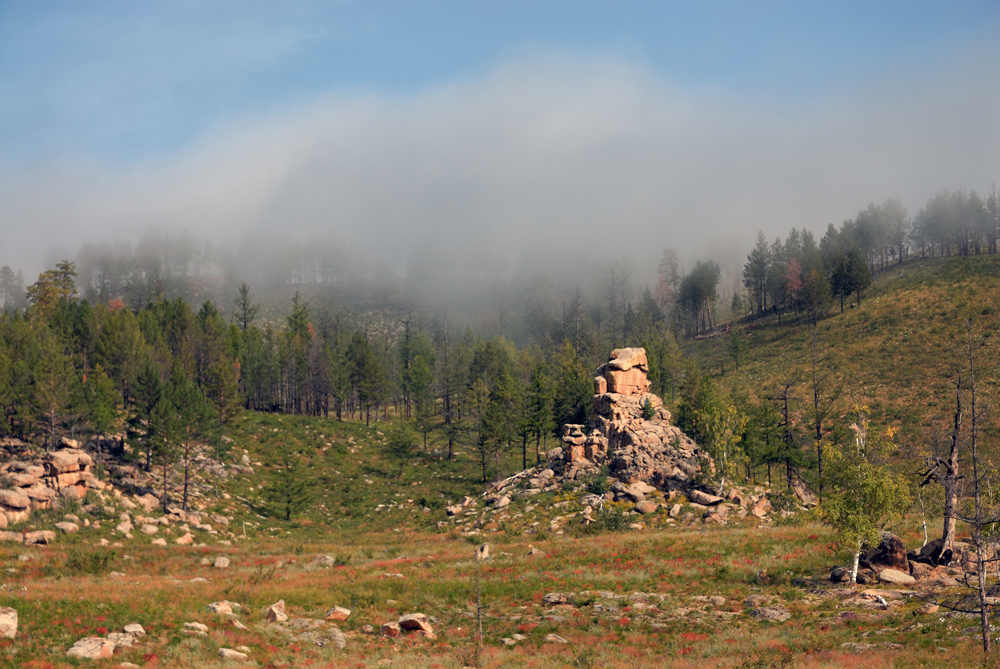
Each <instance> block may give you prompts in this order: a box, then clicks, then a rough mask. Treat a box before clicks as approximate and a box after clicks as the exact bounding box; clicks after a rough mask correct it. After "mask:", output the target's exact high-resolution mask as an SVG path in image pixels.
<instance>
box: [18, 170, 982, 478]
mask: <svg viewBox="0 0 1000 669" xmlns="http://www.w3.org/2000/svg"><path fill="white" fill-rule="evenodd" d="M998 230H1000V210H998V198H997V193H996V189H995V188H994V189H992V190H991V192H990V193H989V196H988V197H987V198H986V199H985V201H984V200H983V199H982V198H981V197H980V196H979V195H978V194H976V193H975V192H974V191H973V192H970V193H967V194H966V193H965V192H963V191H956V192H948V191H942V192H941V193H939V194H938V195H936V196H934V197H933V198H931V199H930V200H929V201H928V202H927V204H926V205H925V206H924V207H923V208H922V209H921V210H920V211H919V212H918V213H917V214H916V215H915V216H914V217H912V219H910V218H908V217H907V212H906V210H905V209H904V208H903V207H902V205H901V204H900V203H899V201H898V200H895V199H890V200H886V201H885V202H884V203H883V204H880V205H876V204H871V205H869V206H868V207H867V208H866V209H863V210H861V211H859V212H858V214H857V216H856V217H855V218H854V219H851V220H846V221H844V222H843V224H842V225H841V226H840V228H839V229H838V228H836V227H835V226H833V225H832V224H831V225H830V226H829V227H828V228H827V230H826V233H825V234H824V235H823V237H822V238H820V239H819V241H818V242H817V241H816V237H815V236H814V235H813V233H811V232H809V231H808V230H805V229H803V230H798V229H792V230H791V231H790V232H789V233H788V235H787V237H786V238H785V239H784V240H781V239H780V238H779V239H776V240H775V241H774V242H770V243H769V242H768V241H767V240H766V238H765V237H764V235H763V233H760V234H759V235H758V238H757V242H756V244H755V245H754V247H753V248H752V249H751V250H750V251H749V252H748V254H747V257H746V264H745V266H744V267H743V270H742V285H743V288H744V290H742V291H737V292H734V293H733V296H732V300H731V302H730V304H728V305H725V304H723V305H720V304H719V302H720V300H719V297H718V295H717V291H718V284H719V279H720V275H721V273H722V272H721V270H720V267H719V265H718V264H716V263H714V262H711V261H706V262H702V261H697V262H696V263H695V264H694V265H693V266H691V267H690V268H689V270H688V271H687V272H686V273H685V272H682V270H681V267H682V263H681V259H680V256H679V254H678V252H677V251H675V250H673V249H668V250H665V251H664V252H663V256H662V260H661V262H660V263H659V266H658V276H657V281H656V284H655V287H654V288H653V289H650V288H646V289H645V290H643V291H642V292H641V293H639V294H637V295H636V294H635V291H633V290H631V288H630V286H629V283H628V281H629V274H628V271H627V270H626V269H622V268H621V267H620V266H619V265H615V267H613V268H612V269H611V270H610V272H609V274H608V277H607V281H606V284H605V287H604V291H603V295H600V296H593V295H591V296H588V295H585V294H584V293H583V292H582V291H581V290H580V289H579V288H577V289H575V290H574V291H573V292H572V293H569V294H568V295H567V296H564V297H563V299H562V304H561V309H560V308H559V306H558V300H556V299H554V298H553V297H552V295H553V293H554V292H555V287H554V286H553V285H552V284H551V283H548V284H547V283H546V282H545V281H544V280H543V278H536V279H534V280H533V281H532V282H529V283H528V284H527V287H526V288H525V287H524V286H522V288H524V293H523V294H517V293H516V291H515V290H514V288H515V286H514V284H513V283H512V284H510V286H509V289H510V292H508V293H507V297H506V307H504V306H503V304H504V303H503V300H504V298H503V297H501V307H500V309H499V311H498V312H496V313H493V314H491V315H490V316H488V317H487V318H486V319H485V320H483V321H482V322H481V326H480V327H479V328H474V327H472V326H471V325H469V324H468V321H469V320H471V318H470V317H469V314H468V313H465V314H461V315H460V317H455V316H454V315H449V314H448V312H447V311H445V312H442V313H435V312H433V311H432V310H431V309H429V308H427V307H426V305H422V304H420V303H419V302H417V301H415V300H411V301H409V302H408V301H407V298H406V297H405V296H404V297H397V298H396V299H395V300H394V301H392V303H391V304H386V305H385V306H384V308H382V309H378V308H373V307H372V305H371V304H370V303H365V302H364V301H363V300H358V301H355V302H354V303H353V304H351V303H345V302H344V301H342V300H341V301H339V302H338V301H331V300H329V299H324V297H323V293H322V292H317V290H316V284H317V283H318V284H321V285H322V284H324V283H326V282H332V283H336V282H337V281H341V280H344V281H346V279H344V278H343V277H340V278H338V276H339V275H338V274H337V273H336V272H333V271H332V270H330V271H326V270H322V269H321V267H323V266H325V265H323V263H322V262H320V263H319V264H318V265H317V264H310V263H314V262H317V261H314V260H310V259H308V258H300V259H299V261H300V263H299V269H297V270H295V271H294V272H291V271H290V270H288V268H287V267H286V268H285V270H280V269H279V266H278V264H279V261H278V260H275V261H274V262H275V264H274V265H272V266H271V267H267V268H263V269H262V270H261V272H262V273H261V274H258V275H256V277H255V281H256V283H259V285H261V286H263V287H264V289H265V290H269V291H270V290H272V289H273V286H274V283H281V284H290V285H291V287H292V288H294V289H295V292H294V294H293V296H292V297H291V299H290V300H289V301H286V302H285V303H284V305H283V306H282V305H281V304H280V303H271V304H268V305H267V306H266V307H265V306H264V305H263V303H262V302H261V300H259V299H258V298H257V297H256V296H255V294H254V292H253V291H252V290H251V288H250V285H249V283H248V282H247V281H240V282H239V283H236V282H235V280H232V277H231V276H229V277H228V278H227V277H223V278H222V279H221V280H220V281H219V282H217V283H219V285H220V286H228V287H231V290H232V292H231V293H230V294H229V295H228V296H226V297H225V298H224V301H213V300H208V299H206V300H203V301H202V302H201V303H200V304H197V303H193V302H192V301H191V298H192V297H193V296H196V295H198V294H199V290H200V289H199V288H198V286H199V285H201V284H204V283H205V282H206V280H207V278H213V279H218V278H219V277H218V276H216V275H215V274H212V272H214V271H216V270H217V269H218V268H217V267H216V270H213V269H210V267H209V266H211V265H212V262H214V261H211V260H209V259H206V258H201V259H200V260H199V259H197V258H195V255H197V254H193V252H192V249H193V248H194V247H193V245H192V244H193V242H192V240H190V239H188V240H181V241H180V242H178V244H170V243H161V244H157V245H156V248H157V249H159V255H156V254H154V253H152V251H153V246H152V245H150V246H142V245H140V247H138V248H137V249H136V251H135V252H130V251H128V250H127V249H125V250H123V249H124V247H118V248H116V249H110V248H108V247H102V248H103V250H102V249H101V248H98V247H93V246H88V247H86V248H85V249H83V250H81V253H80V254H79V256H78V257H77V260H76V261H68V260H64V261H61V262H60V263H58V264H57V265H56V266H55V267H54V268H52V269H49V270H46V271H44V272H42V273H41V275H40V276H39V277H38V279H37V281H35V282H34V283H32V284H31V285H29V286H26V287H25V286H24V285H23V281H24V279H23V277H22V276H21V275H20V273H15V272H14V271H13V270H11V269H10V267H8V266H5V267H4V268H3V269H2V270H0V296H2V297H3V300H4V307H5V308H4V313H3V316H2V317H0V407H2V408H3V421H2V423H0V434H7V435H13V436H17V437H21V438H27V437H31V438H34V439H36V440H39V441H44V442H45V443H47V444H53V445H54V444H56V443H57V442H58V441H59V439H60V438H61V437H62V436H63V435H70V436H77V435H81V434H83V435H85V436H87V437H95V438H96V440H97V443H98V444H99V445H100V446H101V447H102V448H105V447H106V448H114V449H117V450H118V451H119V453H124V452H125V451H126V450H128V451H129V452H130V453H131V454H132V457H134V458H137V459H141V460H143V461H144V462H145V465H146V466H147V467H152V466H156V465H159V466H163V467H165V466H167V464H168V463H170V464H173V463H175V462H177V461H180V460H183V459H184V458H185V457H188V456H189V455H190V452H189V451H190V449H189V448H188V447H187V445H188V444H190V443H191V442H193V441H205V442H209V443H219V442H218V438H219V436H220V435H221V434H222V431H223V430H224V427H225V424H226V421H227V420H228V419H229V418H230V417H231V416H232V415H233V414H234V413H235V412H236V411H239V410H240V409H241V408H243V409H247V410H252V411H259V412H271V413H288V414H306V415H313V416H323V417H329V418H331V419H336V420H345V419H346V420H363V421H364V422H365V423H367V424H370V423H372V422H377V421H382V420H388V419H395V418H403V419H405V420H406V421H408V423H409V424H410V425H412V428H413V430H414V432H415V433H417V434H419V435H420V438H421V439H422V441H423V443H424V444H425V445H426V444H427V443H428V438H429V436H431V435H436V439H439V440H440V441H441V442H442V443H444V444H446V449H445V452H444V453H443V457H448V458H450V457H451V456H452V454H453V452H454V450H455V448H456V445H461V446H463V447H471V448H472V449H473V450H474V451H475V452H476V453H477V456H478V458H479V459H480V461H481V463H482V474H483V478H484V480H486V479H488V478H490V477H493V476H499V475H503V474H507V473H510V472H509V471H502V470H503V468H504V467H508V468H509V467H512V466H514V463H516V465H519V466H521V467H527V466H528V465H529V464H534V463H535V462H537V461H539V459H540V458H541V457H543V454H544V451H545V449H546V444H547V440H548V439H549V438H551V437H553V436H554V435H556V434H557V432H558V429H559V426H561V425H562V424H564V423H581V422H586V420H587V415H588V410H589V404H590V397H591V395H592V394H593V390H592V376H593V371H594V369H596V367H597V366H598V365H599V364H601V363H602V362H604V361H605V360H606V356H607V355H608V353H609V352H610V351H611V350H612V349H613V348H616V347H622V346H642V347H644V348H645V349H646V351H647V354H648V358H649V367H650V380H651V382H652V388H651V390H652V392H654V393H656V394H658V395H660V396H662V397H663V398H664V400H665V401H666V402H667V405H668V406H669V407H670V408H671V410H672V411H673V412H674V420H675V422H676V423H677V424H678V425H679V426H680V427H681V428H682V429H684V430H685V431H686V432H688V433H689V434H690V435H691V436H693V437H694V438H695V439H696V440H698V441H699V442H700V443H704V444H705V445H706V446H707V447H708V448H709V450H710V451H719V450H720V449H722V448H724V447H726V444H724V443H723V442H724V441H725V440H726V439H731V436H730V437H725V436H723V434H722V433H721V432H720V431H719V430H720V429H721V428H720V427H719V425H720V420H722V419H723V418H724V417H730V418H732V421H730V422H731V423H732V424H731V425H729V427H728V428H726V429H728V430H729V432H732V425H736V426H737V432H739V435H738V442H739V444H740V454H741V455H740V457H739V458H735V459H733V458H729V459H730V460H732V462H733V463H734V466H738V467H739V469H740V470H741V472H742V475H743V476H745V477H746V478H747V479H749V480H755V479H756V478H757V477H759V476H766V477H767V478H768V479H769V480H770V478H771V477H772V473H773V472H772V470H773V468H774V467H777V468H778V470H779V471H781V473H782V475H783V477H784V479H785V480H786V481H787V484H788V485H789V486H791V484H792V482H793V480H795V479H797V478H800V477H801V478H806V479H817V478H818V477H820V476H821V475H822V469H823V463H822V459H823V455H822V449H821V448H816V449H814V448H812V447H811V445H809V444H806V443H804V441H803V439H802V438H801V437H800V436H797V435H796V430H798V431H800V432H801V431H808V432H812V433H814V434H815V435H817V438H816V441H817V443H818V442H819V441H820V439H821V438H822V437H823V435H824V434H825V433H826V432H827V431H829V429H831V427H830V425H829V423H831V422H832V416H831V410H830V409H829V406H828V405H829V404H830V402H827V401H826V400H822V398H821V397H820V396H821V394H822V392H821V389H820V387H819V385H820V384H819V383H818V382H817V381H816V375H815V363H816V358H817V353H816V352H815V350H814V351H813V367H814V370H813V371H814V374H813V382H814V384H813V385H814V386H815V387H814V388H813V395H814V400H815V401H814V406H813V407H812V410H811V411H810V412H804V411H802V410H799V411H795V410H790V409H789V403H790V396H791V393H792V392H794V391H793V390H792V385H794V384H786V386H785V387H784V389H783V390H782V389H780V388H779V389H777V390H776V391H774V393H772V394H771V395H770V396H768V397H755V396H753V394H751V393H741V392H738V391H737V390H736V389H731V390H730V391H729V392H724V391H723V390H721V389H720V388H719V387H718V383H717V382H716V380H713V376H712V374H710V373H709V372H713V373H714V372H716V370H715V369H714V367H715V365H716V364H717V363H718V364H719V365H721V368H722V370H723V371H724V369H725V365H726V361H728V362H729V364H730V365H731V366H732V367H735V368H739V366H740V365H741V363H744V362H745V360H746V358H747V356H748V355H749V348H750V346H751V342H750V339H749V338H748V336H747V331H748V329H750V328H753V327H754V324H755V323H756V322H757V321H759V320H760V319H765V318H772V319H776V321H777V324H778V325H781V323H782V318H783V317H785V318H787V317H788V315H791V316H793V317H795V316H805V321H804V322H805V325H803V327H805V326H806V325H809V324H811V325H812V326H815V325H816V324H817V323H818V322H819V320H820V319H822V318H824V317H825V316H827V315H828V314H830V313H839V312H841V311H843V309H844V305H845V300H847V301H848V302H849V303H850V302H852V301H853V302H855V303H856V304H858V305H860V303H861V298H862V294H863V293H864V291H865V289H866V288H868V286H869V285H870V284H871V282H872V279H873V277H874V276H877V275H879V273H882V272H885V271H887V270H888V269H889V268H891V267H893V266H897V265H899V264H901V263H905V262H907V261H908V260H910V259H912V258H925V257H931V256H938V257H948V256H952V255H954V256H960V257H968V256H974V255H979V254H995V253H996V251H997V243H996V240H997V234H998ZM160 241H162V240H160ZM185 249H186V250H185ZM303 267H305V269H303ZM267 276H270V277H271V278H270V282H271V283H269V282H268V279H267V278H266V277H267ZM354 276H355V278H354V279H353V280H354V281H360V280H361V279H359V278H358V277H357V275H354ZM372 280H373V281H374V279H372ZM544 288H547V289H548V293H547V294H548V297H545V298H543V297H541V293H543V292H546V291H545V290H543V289H544ZM307 292H309V294H310V295H314V296H316V297H315V299H316V300H317V301H318V302H320V305H321V306H319V307H315V306H312V305H311V304H310V300H308V299H306V297H304V294H305V293H307ZM269 294H273V293H269ZM502 295H503V293H502V292H501V296H502ZM364 299H374V298H372V294H366V297H365V298H364ZM456 311H460V309H456ZM560 311H561V313H560ZM265 312H267V313H269V314H275V315H274V316H271V317H267V318H265V317H264V316H263V315H262V314H263V313H265ZM224 314H227V315H228V317H227V316H226V315H224ZM463 319H464V320H465V321H466V323H465V327H462V326H461V325H457V324H456V321H458V322H461V321H462V320H463ZM797 322H802V321H801V318H800V320H799V321H797ZM705 338H708V339H711V340H714V341H716V342H718V343H719V345H718V349H719V350H721V351H722V354H721V355H720V356H717V358H718V359H717V360H713V361H706V359H705V357H704V356H700V357H699V356H698V355H686V354H685V353H686V352H687V353H691V351H692V350H693V349H691V348H690V345H691V343H692V342H696V341H698V340H701V339H705ZM696 359H700V360H701V365H702V367H704V368H703V369H702V368H699V364H698V363H697V362H696ZM821 405H824V406H827V408H826V409H824V408H822V407H821ZM807 414H808V416H809V417H808V419H807V418H806V415H807ZM733 417H735V418H733ZM726 420H729V418H727V419H726ZM796 422H798V423H799V425H795V424H794V423H796ZM803 423H805V424H806V425H803ZM727 434H728V433H727ZM515 456H516V458H515ZM504 463H507V464H504ZM765 472H766V473H765Z"/></svg>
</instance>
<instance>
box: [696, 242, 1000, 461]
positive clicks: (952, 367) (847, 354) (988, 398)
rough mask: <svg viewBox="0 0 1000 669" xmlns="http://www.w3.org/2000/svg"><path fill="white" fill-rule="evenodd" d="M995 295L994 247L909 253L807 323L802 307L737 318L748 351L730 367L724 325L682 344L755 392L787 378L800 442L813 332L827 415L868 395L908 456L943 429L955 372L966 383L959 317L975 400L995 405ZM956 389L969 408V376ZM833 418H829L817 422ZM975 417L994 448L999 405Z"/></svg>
mask: <svg viewBox="0 0 1000 669" xmlns="http://www.w3.org/2000/svg"><path fill="white" fill-rule="evenodd" d="M998 301H1000V259H998V258H997V257H996V256H980V257H971V258H968V259H963V258H958V257H955V258H947V259H926V260H914V261H911V262H907V263H906V264H905V265H903V266H898V267H894V268H893V269H891V270H890V271H887V272H886V273H884V274H882V275H881V276H879V277H878V279H877V280H876V281H875V283H874V284H873V285H872V286H871V287H870V288H869V289H868V290H867V291H866V292H865V293H864V294H863V296H862V302H861V306H860V307H857V306H856V305H845V309H844V312H843V313H840V311H839V305H837V304H833V305H831V307H830V311H829V315H828V316H827V317H826V318H823V319H822V320H820V321H819V325H818V327H816V328H815V330H814V329H813V328H812V327H811V322H810V320H809V318H808V315H807V314H800V315H799V316H798V317H789V316H785V317H783V318H782V323H781V324H780V325H779V324H778V323H777V321H776V319H775V318H773V317H769V318H764V319H760V320H756V321H752V322H750V323H748V324H746V325H745V326H744V328H745V336H746V340H747V344H748V352H747V354H746V356H745V360H741V364H740V366H739V368H736V367H735V365H734V361H733V358H732V357H731V356H729V355H728V354H727V352H726V344H727V337H726V336H725V335H720V336H717V337H715V338H709V339H703V340H699V341H695V342H691V343H689V344H688V345H687V346H686V352H687V353H689V354H690V355H692V356H693V357H695V358H696V359H697V360H699V362H700V363H701V364H702V366H703V368H704V369H706V370H708V371H711V372H713V375H714V378H715V380H716V381H717V383H718V385H719V386H720V387H721V388H723V389H725V390H727V391H735V392H737V393H744V394H746V395H748V396H750V397H753V398H756V399H757V400H763V399H765V398H767V397H769V396H774V395H775V394H777V392H778V391H779V390H780V389H781V388H782V387H783V386H784V384H785V382H786V381H787V380H789V379H791V380H794V381H795V384H794V385H793V387H792V390H791V397H792V403H791V405H792V412H793V414H794V416H795V417H796V419H795V421H794V422H795V423H796V425H797V427H798V428H799V433H800V438H801V439H802V440H803V441H804V442H808V441H810V440H811V439H810V432H811V427H810V423H811V420H812V418H811V414H812V391H813V388H812V360H813V350H812V346H813V336H814V334H815V349H816V355H817V358H818V359H819V364H818V365H817V375H818V376H819V377H822V376H824V375H828V377H827V379H826V381H825V382H824V383H823V384H822V390H821V392H822V394H823V395H824V396H828V397H829V396H836V397H837V399H836V401H835V403H834V406H833V411H832V416H844V415H846V414H847V413H849V412H850V411H851V410H852V409H853V408H854V407H855V406H862V405H867V406H868V407H869V408H870V410H871V413H872V418H873V420H874V421H875V422H876V423H880V424H884V425H891V426H894V427H897V428H899V429H900V430H901V437H900V439H899V440H898V442H899V444H900V446H901V449H902V454H903V455H907V456H913V455H917V454H920V453H922V452H925V451H926V450H927V449H928V448H929V447H930V446H931V445H932V444H934V443H935V441H936V440H937V441H945V440H946V439H947V437H948V435H949V434H950V430H951V423H952V420H953V414H954V410H955V384H956V380H957V375H958V373H960V372H961V373H962V378H963V384H967V383H968V367H969V360H968V356H969V348H968V345H969V344H968V342H969V339H968V337H969V334H968V330H967V329H966V322H967V320H968V321H969V322H971V325H972V338H973V353H974V360H975V364H976V381H977V393H978V395H979V402H980V407H990V406H993V407H995V406H998V400H1000V388H998V384H997V367H996V362H995V361H996V359H997V353H998V346H1000V341H998V339H997V337H996V334H997V332H998V330H1000V319H998V316H997V312H996V309H997V303H998ZM723 368H724V372H722V371H720V370H722V369H723ZM963 389H964V390H965V396H964V397H963V402H964V403H965V406H966V408H968V402H969V398H968V393H967V390H968V386H967V385H964V386H963ZM832 426H833V425H832V421H828V425H827V426H826V427H832ZM981 426H982V427H983V428H985V432H986V440H985V442H986V447H987V448H991V447H994V448H995V439H994V438H995V437H996V436H997V434H998V426H1000V414H998V413H997V412H996V411H991V410H989V409H988V408H987V410H985V411H984V413H983V418H982V422H981ZM991 442H994V444H991Z"/></svg>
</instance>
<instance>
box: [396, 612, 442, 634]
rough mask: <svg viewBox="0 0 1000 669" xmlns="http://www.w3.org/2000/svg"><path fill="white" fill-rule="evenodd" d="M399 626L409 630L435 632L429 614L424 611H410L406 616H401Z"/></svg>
mask: <svg viewBox="0 0 1000 669" xmlns="http://www.w3.org/2000/svg"><path fill="white" fill-rule="evenodd" d="M399 627H400V628H401V629H404V630H406V631H407V632H412V631H421V632H430V633H433V632H434V628H433V627H431V623H430V620H428V619H427V616H425V615H424V614H423V613H408V614H406V615H405V616H400V617H399Z"/></svg>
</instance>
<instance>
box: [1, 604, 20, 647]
mask: <svg viewBox="0 0 1000 669" xmlns="http://www.w3.org/2000/svg"><path fill="white" fill-rule="evenodd" d="M15 636H17V611H15V610H14V609H12V608H10V607H9V606H0V639H13V638H14V637H15Z"/></svg>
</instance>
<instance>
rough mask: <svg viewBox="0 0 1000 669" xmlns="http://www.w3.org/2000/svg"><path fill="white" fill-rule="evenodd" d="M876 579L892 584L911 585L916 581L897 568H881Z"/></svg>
mask: <svg viewBox="0 0 1000 669" xmlns="http://www.w3.org/2000/svg"><path fill="white" fill-rule="evenodd" d="M878 580H880V581H882V582H883V583H891V584H893V585H913V584H914V583H916V582H917V579H915V578H913V577H912V576H910V575H909V574H907V573H906V572H902V571H899V570H898V569H883V570H882V571H880V572H879V573H878Z"/></svg>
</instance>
